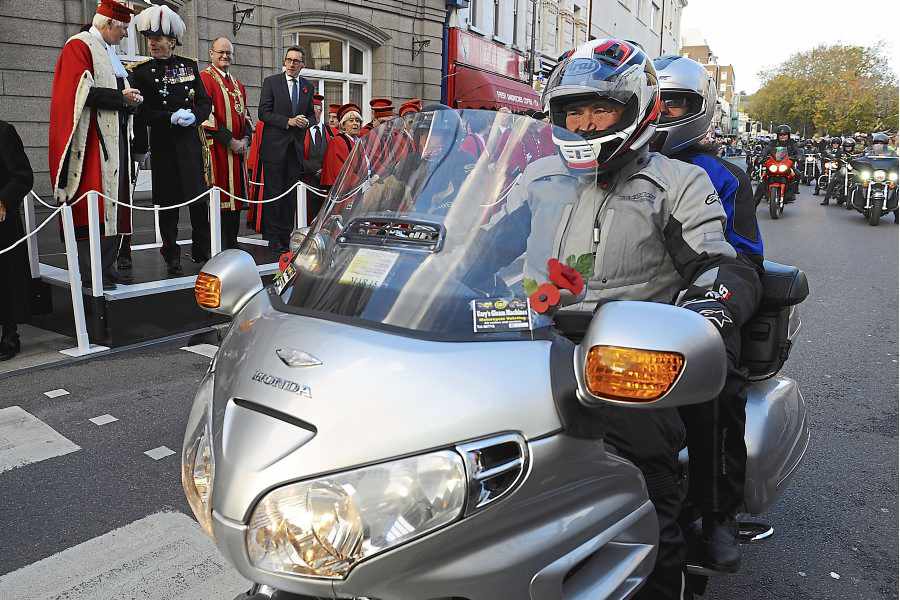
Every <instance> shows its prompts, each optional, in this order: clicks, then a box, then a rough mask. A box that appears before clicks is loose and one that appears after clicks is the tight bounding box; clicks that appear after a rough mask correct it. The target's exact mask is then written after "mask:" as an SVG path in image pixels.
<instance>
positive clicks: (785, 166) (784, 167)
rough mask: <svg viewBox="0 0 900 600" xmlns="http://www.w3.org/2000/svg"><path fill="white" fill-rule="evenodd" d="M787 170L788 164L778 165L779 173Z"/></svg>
mask: <svg viewBox="0 0 900 600" xmlns="http://www.w3.org/2000/svg"><path fill="white" fill-rule="evenodd" d="M785 171H787V165H778V172H779V173H784V172H785Z"/></svg>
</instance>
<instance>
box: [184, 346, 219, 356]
mask: <svg viewBox="0 0 900 600" xmlns="http://www.w3.org/2000/svg"><path fill="white" fill-rule="evenodd" d="M179 349H180V350H186V351H188V352H193V353H194V354H199V355H201V356H205V357H207V358H212V357H213V356H215V355H216V352H218V351H219V347H218V346H214V345H212V344H197V345H195V346H185V347H183V348H179Z"/></svg>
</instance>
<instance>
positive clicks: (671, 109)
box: [659, 90, 704, 125]
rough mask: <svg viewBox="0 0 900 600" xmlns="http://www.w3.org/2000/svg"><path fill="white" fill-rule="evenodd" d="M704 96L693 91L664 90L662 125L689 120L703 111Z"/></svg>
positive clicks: (660, 116) (660, 118)
mask: <svg viewBox="0 0 900 600" xmlns="http://www.w3.org/2000/svg"><path fill="white" fill-rule="evenodd" d="M703 109H704V107H703V98H702V97H701V96H700V95H699V94H695V93H693V92H678V91H670V90H663V91H662V111H661V112H660V115H659V122H660V124H661V125H665V124H668V123H678V122H683V121H687V120H688V119H690V118H691V117H695V116H697V115H699V114H700V113H702V112H703Z"/></svg>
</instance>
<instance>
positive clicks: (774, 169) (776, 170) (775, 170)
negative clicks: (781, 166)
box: [769, 165, 778, 173]
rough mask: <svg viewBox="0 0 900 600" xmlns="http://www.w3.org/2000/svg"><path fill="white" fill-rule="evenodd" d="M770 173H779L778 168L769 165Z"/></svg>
mask: <svg viewBox="0 0 900 600" xmlns="http://www.w3.org/2000/svg"><path fill="white" fill-rule="evenodd" d="M769 171H770V172H772V173H777V172H778V167H777V166H775V165H769Z"/></svg>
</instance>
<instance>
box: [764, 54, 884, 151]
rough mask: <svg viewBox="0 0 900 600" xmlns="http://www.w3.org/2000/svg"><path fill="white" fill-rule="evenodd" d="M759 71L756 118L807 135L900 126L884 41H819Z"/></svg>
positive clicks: (866, 130) (876, 129)
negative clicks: (862, 43) (867, 43)
mask: <svg viewBox="0 0 900 600" xmlns="http://www.w3.org/2000/svg"><path fill="white" fill-rule="evenodd" d="M760 76H761V79H762V81H763V84H762V86H761V87H760V88H759V91H757V92H756V93H755V94H753V96H751V97H750V98H749V114H750V117H751V118H752V119H754V120H757V121H761V122H763V123H769V122H772V123H775V124H776V125H777V124H781V123H787V124H789V125H791V126H792V127H793V128H794V131H800V132H802V131H804V130H805V131H806V133H807V135H812V134H813V133H820V134H824V133H828V134H832V135H834V134H842V133H851V132H855V131H863V132H872V131H885V130H890V131H896V130H897V126H898V124H897V120H898V88H897V75H896V73H895V72H894V71H893V69H892V68H891V65H890V63H889V61H888V59H887V57H886V56H885V53H884V49H883V47H882V45H881V44H876V45H874V46H870V47H864V46H853V45H847V44H834V45H821V46H818V47H816V48H813V49H812V50H808V51H806V52H799V53H797V54H794V55H793V56H791V57H790V58H789V59H788V60H787V61H785V62H784V63H782V64H781V65H779V66H778V67H775V68H774V69H772V70H770V71H766V72H763V73H760Z"/></svg>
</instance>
